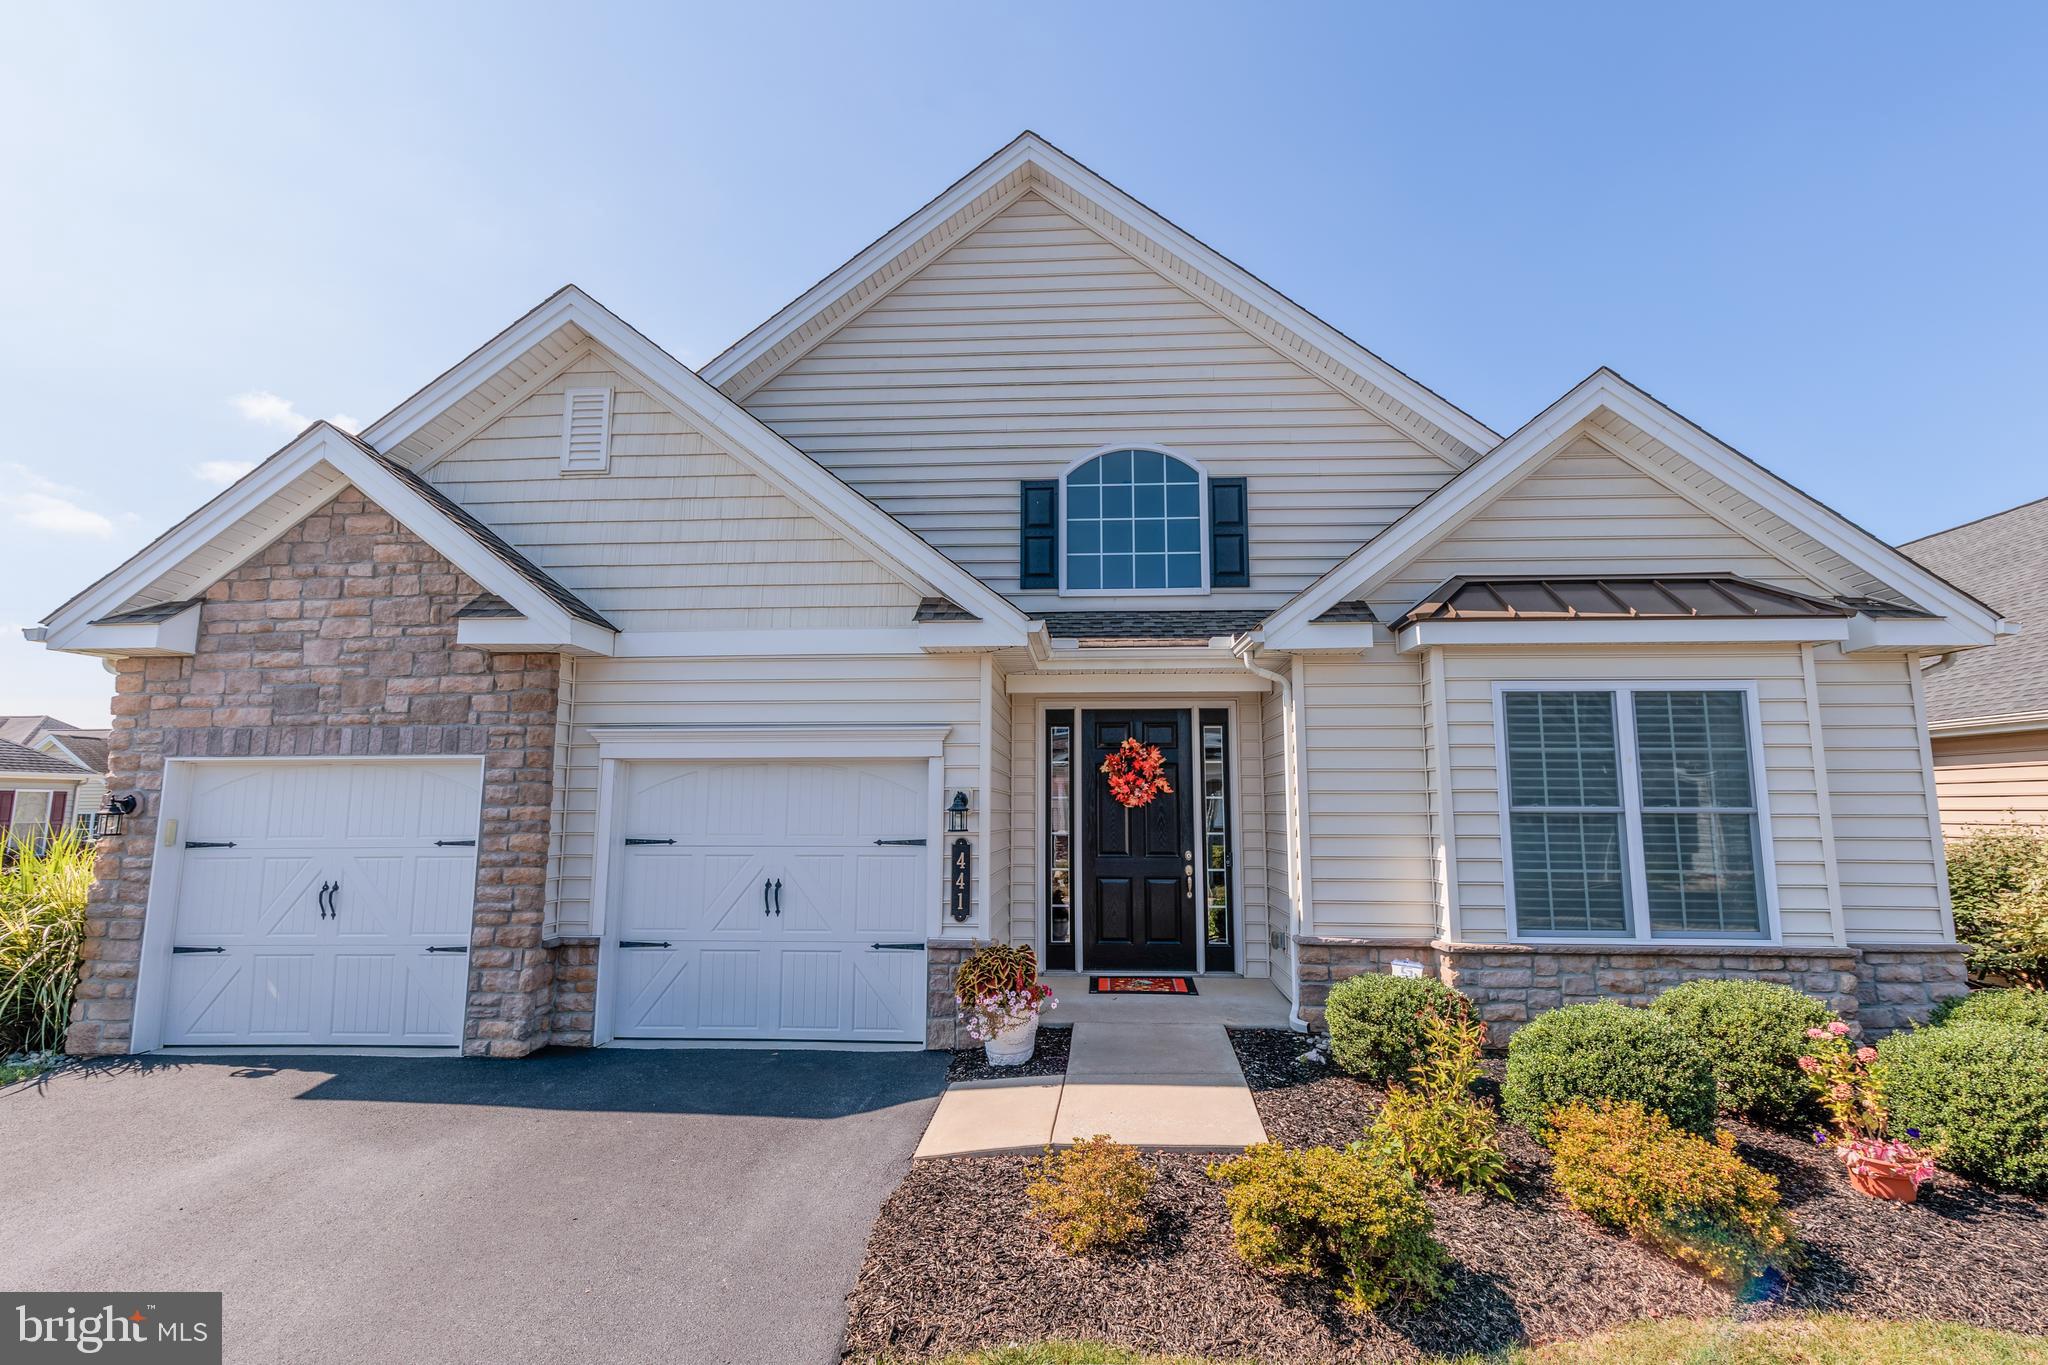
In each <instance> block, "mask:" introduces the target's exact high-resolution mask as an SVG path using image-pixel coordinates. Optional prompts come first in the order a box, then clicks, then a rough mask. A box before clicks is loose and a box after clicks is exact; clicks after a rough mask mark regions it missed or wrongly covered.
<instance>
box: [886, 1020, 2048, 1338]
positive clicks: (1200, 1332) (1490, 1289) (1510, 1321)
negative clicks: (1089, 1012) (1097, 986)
mask: <svg viewBox="0 0 2048 1365" xmlns="http://www.w3.org/2000/svg"><path fill="white" fill-rule="evenodd" d="M1046 1036H1047V1035H1046V1034H1041V1035H1040V1040H1041V1042H1040V1045H1041V1048H1042V1047H1043V1046H1044V1039H1045V1038H1046ZM1231 1042H1232V1043H1233V1045H1234V1046H1235V1047H1236V1049H1237V1054H1238V1061H1239V1064H1240V1065H1241V1066H1242V1067H1243V1069H1244V1072H1245V1079H1246V1081H1247V1082H1248V1083H1249V1084H1250V1086H1251V1088H1252V1098H1253V1102H1254V1103H1255V1104H1256V1105H1257V1107H1258V1111H1259V1117H1260V1119H1261V1120H1262V1121H1263V1122H1264V1124H1265V1126H1266V1131H1267V1133H1268V1134H1269V1135H1270V1136H1271V1137H1272V1138H1273V1140H1274V1141H1277V1142H1285V1143H1287V1144H1289V1145H1291V1146H1309V1145H1317V1144H1329V1145H1341V1144H1343V1143H1345V1142H1349V1141H1351V1140H1353V1139H1354V1138H1356V1137H1358V1136H1359V1135H1360V1133H1361V1131H1362V1129H1363V1127H1364V1125H1365V1123H1366V1121H1367V1120H1368V1119H1369V1118H1370V1116H1371V1115H1372V1114H1373V1112H1374V1111H1375V1110H1376V1109H1377V1108H1378V1107H1379V1102H1380V1092H1379V1091H1377V1090H1375V1089H1373V1088H1372V1087H1370V1086H1366V1085H1363V1084H1361V1083H1359V1082H1358V1081H1355V1080H1352V1079H1351V1078H1349V1077H1347V1076H1343V1075H1341V1074H1339V1073H1337V1072H1335V1071H1334V1070H1332V1069H1330V1068H1327V1067H1322V1066H1314V1065H1307V1066H1304V1065H1300V1064H1298V1063H1297V1062H1296V1058H1297V1057H1298V1056H1299V1055H1300V1054H1301V1052H1302V1051H1303V1050H1304V1048H1305V1042H1304V1040H1303V1039H1302V1038H1301V1037H1300V1036H1299V1035H1293V1034H1288V1033H1284V1032H1278V1031H1271V1030H1233V1031H1232V1033H1231ZM1489 1070H1490V1072H1491V1073H1492V1074H1491V1078H1490V1079H1491V1081H1492V1082H1493V1083H1495V1084H1497V1082H1498V1078H1499V1074H1500V1063H1498V1062H1495V1063H1492V1064H1491V1065H1490V1068H1489ZM1488 1088H1489V1089H1491V1088H1493V1086H1492V1085H1489V1086H1488ZM1729 1127H1730V1129H1731V1130H1732V1131H1733V1132H1734V1133H1735V1134H1736V1137H1737V1140H1738V1143H1739V1144H1740V1150H1741V1154H1742V1156H1743V1158H1744V1159H1745V1160H1747V1161H1750V1162H1751V1163H1753V1164H1754V1165H1756V1166H1757V1167H1759V1168H1760V1169H1762V1170H1764V1171H1766V1172H1768V1173H1769V1174H1771V1175H1772V1176H1774V1177H1776V1178H1777V1180H1778V1182H1779V1187H1780V1190H1781V1192H1782V1193H1783V1196H1784V1200H1785V1207H1786V1210H1787V1212H1788V1213H1789V1214H1790V1215H1791V1217H1792V1219H1793V1221H1794V1222H1795V1223H1796V1224H1797V1225H1798V1228H1799V1232H1800V1236H1801V1238H1802V1239H1803V1241H1804V1243H1805V1245H1806V1249H1807V1251H1806V1254H1807V1260H1806V1263H1805V1264H1804V1265H1803V1266H1802V1267H1800V1268H1799V1269H1797V1270H1795V1271H1794V1272H1793V1273H1792V1274H1791V1275H1790V1276H1789V1277H1787V1278H1786V1279H1784V1280H1783V1281H1778V1282H1773V1283H1770V1284H1766V1285H1761V1286H1757V1287H1755V1288H1753V1289H1752V1291H1751V1292H1750V1294H1749V1295H1748V1296H1746V1298H1745V1300H1744V1301H1738V1299H1737V1298H1736V1296H1734V1295H1732V1294H1731V1293H1729V1292H1728V1291H1727V1290H1726V1289H1723V1288H1721V1287H1719V1286H1717V1285H1714V1284H1712V1283H1710V1282H1708V1281H1706V1280H1704V1279H1701V1278H1700V1277H1698V1276H1696V1275H1693V1274H1691V1273H1690V1272H1688V1271H1685V1270H1683V1269H1681V1268H1679V1267H1678V1266H1677V1265H1676V1264H1675V1263H1673V1262H1671V1261H1669V1260H1667V1259H1665V1258H1664V1257H1662V1256H1659V1255H1657V1254H1655V1253H1653V1252H1651V1251H1649V1250H1647V1249H1645V1248H1643V1247H1640V1246H1638V1245H1636V1244H1635V1243H1632V1242H1630V1241H1627V1240H1626V1239H1623V1238H1620V1237H1616V1236H1613V1235H1610V1234H1608V1233H1605V1232H1602V1231H1600V1230H1599V1229H1597V1228H1595V1227H1594V1226H1593V1224H1592V1223H1591V1222H1589V1221H1588V1220H1587V1219H1585V1218H1584V1217H1582V1216H1581V1215H1580V1214H1578V1213H1577V1212H1576V1211H1574V1210H1573V1209H1571V1208H1570V1207H1569V1206H1567V1205H1566V1204H1564V1202H1563V1201H1562V1200H1561V1199H1560V1198H1559V1197H1558V1195H1557V1194H1556V1192H1555V1191H1554V1190H1553V1189H1552V1188H1551V1185H1550V1181H1549V1158H1548V1156H1547V1154H1546V1153H1545V1152H1544V1151H1543V1149H1542V1148H1541V1147H1539V1146H1538V1145H1537V1144H1536V1143H1535V1142H1534V1141H1532V1140H1531V1139H1530V1138H1529V1137H1528V1136H1527V1135H1526V1134H1524V1133H1522V1132H1521V1131H1520V1130H1519V1129H1516V1128H1513V1127H1511V1126H1508V1125H1503V1126H1502V1129H1501V1136H1502V1148H1503V1150H1504V1151H1505V1152H1506V1154H1507V1156H1508V1158H1509V1161H1510V1163H1511V1164H1512V1166H1513V1171H1512V1174H1511V1177H1510V1183H1511V1185H1512V1186H1513V1188H1514V1192H1515V1199H1514V1201H1513V1202H1511V1203H1510V1202H1503V1201H1501V1200H1496V1199H1485V1198H1480V1197H1476V1196H1469V1197H1468V1196H1463V1195H1456V1194H1447V1193H1441V1192H1434V1191H1433V1192H1430V1193H1428V1194H1427V1195H1426V1196H1425V1197H1426V1198H1427V1199H1428V1202H1429V1205H1430V1209H1431V1211H1432V1212H1433V1213H1434V1214H1435V1216H1436V1224H1437V1237H1438V1239H1439V1240H1440V1241H1441V1242H1442V1243H1443V1244H1444V1246H1445V1247H1446V1249H1447V1250H1448V1251H1449V1252H1450V1254H1451V1257H1452V1259H1453V1260H1454V1261H1455V1262H1456V1268H1455V1271H1454V1281H1455V1283H1454V1285H1453V1288H1452V1290H1451V1292H1450V1293H1449V1294H1448V1295H1446V1296H1445V1297H1444V1298H1442V1299H1440V1300H1438V1301H1437V1302H1436V1303H1435V1304H1433V1305H1431V1306H1430V1307H1428V1308H1426V1309H1423V1310H1421V1311H1415V1312H1411V1311H1407V1310H1403V1309H1398V1308H1389V1309H1386V1310H1383V1311H1382V1312H1379V1313H1377V1314H1369V1315H1365V1316H1357V1315H1353V1314H1350V1313H1347V1312H1345V1311H1344V1310H1343V1309H1341V1308H1339V1307H1338V1306H1337V1305H1336V1303H1335V1302H1334V1301H1333V1299H1332V1298H1331V1296H1330V1293H1329V1291H1328V1290H1327V1288H1325V1287H1324V1286H1322V1285H1319V1284H1316V1283H1314V1282H1301V1281H1287V1280H1280V1279H1275V1278H1271V1277H1268V1276H1265V1275H1262V1274H1260V1273H1258V1272H1256V1271H1253V1270H1251V1269H1249V1268H1248V1267H1246V1266H1245V1264H1244V1263H1243V1262H1242V1261H1241V1260H1239V1259H1238V1256H1237V1252H1236V1250H1235V1248H1234V1247H1233V1246H1232V1244H1231V1240H1230V1225H1229V1217H1228V1213H1227V1211H1226V1210H1225V1208H1224V1204H1223V1197H1222V1192H1221V1190H1220V1188H1219V1187H1218V1186H1217V1185H1216V1184H1215V1183H1214V1182H1213V1181H1211V1180H1210V1179H1209V1178H1208V1176H1207V1174H1206V1172H1205V1167H1206V1166H1207V1164H1208V1161H1209V1160H1210V1158H1206V1157H1202V1156H1196V1155H1190V1154H1184V1153H1169V1152H1154V1153H1148V1154H1147V1157H1146V1159H1147V1161H1148V1163H1149V1164H1150V1165H1151V1166H1152V1167H1153V1169H1154V1170H1156V1171H1157V1172H1158V1179H1157V1180H1156V1182H1155V1183H1154V1185H1153V1188H1152V1194H1151V1196H1150V1197H1149V1203H1150V1206H1151V1212H1152V1228H1151V1231H1150V1232H1149V1233H1148V1235H1147V1236H1146V1238H1145V1240H1144V1241H1142V1242H1141V1243H1140V1244H1139V1245H1137V1246H1136V1247H1134V1248H1132V1249H1130V1250H1128V1251H1125V1252H1122V1253H1119V1254H1116V1255H1112V1256H1101V1257H1095V1258H1091V1259H1077V1258H1070V1257H1067V1256H1064V1255H1061V1254H1060V1253H1058V1252H1056V1251H1054V1250H1052V1249H1051V1247H1050V1246H1049V1245H1048V1243H1047V1241H1046V1239H1045V1238H1044V1236H1043V1235H1042V1234H1040V1233H1038V1232H1037V1231H1036V1230H1035V1229H1034V1228H1032V1227H1031V1226H1030V1224H1029V1223H1028V1222H1027V1221H1026V1220H1025V1218H1024V1212H1025V1210H1026V1208H1027V1207H1028V1205H1027V1201H1026V1199H1025V1195H1024V1186H1025V1184H1026V1183H1027V1182H1028V1179H1029V1176H1028V1174H1027V1169H1026V1168H1027V1166H1028V1165H1029V1164H1030V1163H1029V1159H1028V1158H1025V1157H967V1158H957V1159H952V1160H940V1161H923V1162H919V1163H917V1164H916V1165H915V1166H913V1167H912V1168H911V1172H910V1175H909V1176H908V1177H907V1178H906V1179H905V1180H904V1182H903V1184H902V1185H901V1186H900V1187H899V1188H898V1189H897V1191H896V1192H895V1194H893V1195H891V1196H890V1198H889V1200H888V1202H887V1203H886V1204H884V1205H883V1208H882V1213H881V1216H880V1218H879V1219H878V1220H877V1221H876V1223H875V1227H874V1230H873V1232H872V1233H871V1234H870V1237H869V1241H868V1250H867V1258H866V1261H865V1262H864V1264H863V1265H862V1267H861V1273H860V1280H859V1283H858V1285H857V1286H856V1288H855V1290H854V1292H853V1294H852V1295H851V1296H850V1298H849V1299H848V1307H849V1321H848V1326H847V1352H846V1353H847V1356H848V1357H849V1358H850V1359H853V1360H857V1361H872V1360H915V1359H918V1358H920V1357H927V1356H937V1355H946V1354H950V1353H953V1352H960V1351H969V1350H976V1349H980V1348H983V1347H988V1346H995V1345H1000V1344H1003V1343H1007V1342H1018V1341H1037V1340H1044V1339H1047V1338H1058V1337H1078V1338H1084V1339H1091V1340H1107V1341H1111V1342H1114V1343H1117V1344H1120V1345H1124V1346H1128V1347H1132V1348H1135V1349H1140V1350H1147V1351H1159V1352H1165V1353H1176V1352H1187V1353H1200V1354H1205V1355H1212V1356H1221V1357H1225V1358H1232V1357H1248V1358H1254V1359H1257V1360H1260V1361H1262V1362H1267V1363H1268V1365H1311V1362H1315V1363H1317V1365H1321V1363H1322V1362H1352V1361H1381V1360H1412V1359H1414V1358H1416V1357H1417V1356H1419V1355H1424V1354H1431V1353H1441V1354H1451V1355H1455V1354H1459V1353H1465V1352H1472V1353H1481V1352H1487V1351H1494V1350H1499V1349H1502V1348H1504V1347H1508V1346H1512V1345H1517V1344H1522V1343H1530V1342H1543V1341H1554V1340H1564V1339H1570V1338H1575V1337H1582V1336H1586V1335H1589V1334H1591V1333H1594V1332H1600V1331H1605V1330H1608V1329H1610V1328H1614V1327H1619V1326H1621V1325H1623V1324H1626V1323H1628V1322H1631V1321H1635V1320H1638V1319H1642V1318H1655V1317H1700V1316H1728V1315H1736V1316H1759V1315H1768V1314H1776V1313H1785V1312H1811V1311H1821V1310H1830V1311H1836V1312H1846V1313H1853V1314H1858V1315H1861V1316H1867V1317H1884V1318H1940V1319H1948V1320H1952V1321H1958V1322H1968V1323H1973V1324H1976V1325H1979V1326H1985V1327H1996V1328H2004V1329H2007V1330H2011V1331H2021V1332H2044V1331H2048V1290H2044V1289H2043V1288H2042V1278H2041V1267H2042V1266H2043V1265H2044V1264H2048V1208H2044V1206H2043V1204H2042V1203H2040V1202H2038V1201H2035V1200H2031V1199H2026V1198H2022V1197H2019V1196H2016V1195H2003V1194H1999V1193H1997V1192H1995V1191H1992V1190H1988V1189H1985V1188H1984V1187H1982V1186H1979V1185H1975V1184H1973V1183H1971V1182H1969V1181H1966V1180H1963V1179H1961V1178H1959V1177H1956V1176H1953V1175H1950V1174H1948V1173H1946V1172H1944V1173H1942V1174H1941V1175H1940V1176H1938V1177H1936V1180H1935V1182H1934V1183H1933V1184H1932V1185H1930V1186H1929V1187H1928V1188H1927V1189H1926V1190H1925V1191H1923V1192H1922V1194H1921V1198H1920V1201H1919V1202H1918V1203H1915V1204H1911V1205H1892V1204H1886V1203H1883V1202H1881V1201H1878V1200H1874V1199H1868V1198H1865V1197H1864V1196H1862V1195H1858V1194H1856V1193H1855V1192H1853V1191H1852V1190H1850V1189H1849V1187H1848V1183H1847V1181H1846V1180H1845V1179H1844V1178H1843V1176H1842V1173H1841V1168H1840V1166H1839V1165H1838V1164H1837V1163H1836V1161H1835V1160H1834V1158H1833V1157H1832V1156H1831V1155H1830V1154H1828V1153H1826V1152H1823V1151H1820V1150H1818V1149H1816V1148H1815V1147H1814V1146H1813V1145H1812V1143H1810V1142H1809V1141H1807V1140H1806V1139H1804V1138H1801V1137H1795V1136H1789V1135H1786V1134H1783V1133H1776V1132H1771V1131H1767V1130H1764V1129H1759V1128H1754V1127H1751V1126H1749V1125H1747V1124H1742V1123H1733V1124H1730V1125H1729Z"/></svg>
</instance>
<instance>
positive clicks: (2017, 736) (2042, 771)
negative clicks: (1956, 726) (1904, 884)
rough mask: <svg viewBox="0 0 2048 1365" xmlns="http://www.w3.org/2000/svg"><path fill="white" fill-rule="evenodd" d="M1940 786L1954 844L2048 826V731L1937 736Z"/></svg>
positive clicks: (1944, 818)
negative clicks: (1988, 832) (1994, 832)
mask: <svg viewBox="0 0 2048 1365" xmlns="http://www.w3.org/2000/svg"><path fill="white" fill-rule="evenodd" d="M1934 783H1935V786H1936V788H1937V789H1938V791H1939V794H1940V797H1941V828H1942V832H1943V833H1944V834H1946V835H1947V836H1948V837H1949V838H1951V839H1959V838H1963V837H1966V836H1968V835H1970V834H1974V833H1976V832H1978V831H1980V830H1984V829H1999V828H2006V827H2009V826H2012V825H2040V826H2044V827H2048V732H2044V731H2041V730H2026V731H2020V732H2017V733H2014V734H2008V735H1950V736H1942V735H1936V736H1935V737H1934Z"/></svg>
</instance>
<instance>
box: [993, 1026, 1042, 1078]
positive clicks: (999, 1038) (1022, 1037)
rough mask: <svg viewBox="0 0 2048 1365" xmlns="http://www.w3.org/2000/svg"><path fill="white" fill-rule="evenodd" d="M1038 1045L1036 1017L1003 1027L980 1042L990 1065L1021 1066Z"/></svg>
mask: <svg viewBox="0 0 2048 1365" xmlns="http://www.w3.org/2000/svg"><path fill="white" fill-rule="evenodd" d="M1037 1046H1038V1019H1037V1017H1036V1016H1033V1017H1032V1019H1031V1022H1029V1023H1027V1024H1019V1025H1017V1026H1016V1027H1015V1028H1008V1029H1004V1030H1003V1031H1002V1032H1001V1033H998V1034H997V1035H996V1036H995V1037H993V1038H991V1039H989V1040H988V1041H987V1042H986V1043H983V1044H982V1049H983V1050H984V1051H986V1052H987V1053H988V1064H989V1065H990V1066H1022V1065H1024V1063H1026V1062H1028V1061H1030V1060H1031V1053H1032V1051H1033V1049H1035V1048H1036V1047H1037Z"/></svg>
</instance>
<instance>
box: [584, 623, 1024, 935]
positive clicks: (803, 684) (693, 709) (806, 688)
mask: <svg viewBox="0 0 2048 1365" xmlns="http://www.w3.org/2000/svg"><path fill="white" fill-rule="evenodd" d="M986 719H987V714H986V712H985V710H984V708H983V705H982V679H981V661H980V660H979V659H978V658H976V657H975V656H972V655H947V656H931V657H927V656H910V657H889V656H879V657H869V658H762V659H580V660H578V661H577V665H576V689H575V697H574V701H573V704H572V711H571V723H570V730H571V734H572V736H573V738H572V743H571V748H570V756H569V762H568V765H567V771H566V776H565V784H566V785H565V790H564V792H563V796H562V814H561V820H562V857H561V877H560V880H559V883H558V890H557V895H556V902H555V904H554V905H553V906H552V907H551V911H552V915H551V921H552V923H551V929H552V931H553V932H554V933H556V934H558V935H561V936H565V937H568V936H575V935H581V934H588V933H590V932H592V927H591V926H592V923H593V920H592V907H591V903H590V896H591V875H592V864H593V860H594V859H595V857H596V856H597V853H598V849H597V801H598V758H597V747H596V743H595V741H594V740H593V738H592V737H591V734H590V730H589V727H591V726H598V725H662V724H679V723H693V722H694V723H700V724H701V723H717V724H759V723H764V722H782V723H790V724H816V725H860V724H878V723H890V722H895V723H906V722H912V723H933V722H938V723H943V724H946V725H948V726H950V727H951V729H950V731H949V733H948V734H947V736H946V743H945V783H946V786H947V788H948V789H951V788H955V787H968V788H972V787H977V786H980V785H981V783H982V745H983V742H984V740H985V738H986V735H985V729H986ZM934 818H936V813H934ZM984 818H986V817H984ZM983 827H984V828H985V827H986V826H983ZM938 852H939V853H940V854H943V852H944V850H943V849H941V850H938ZM984 853H985V850H983V849H977V850H976V858H977V862H978V864H979V866H980V873H979V876H978V878H977V880H978V881H980V882H981V885H980V886H978V887H977V894H976V896H975V901H974V914H973V916H972V917H971V918H970V919H969V920H968V921H967V923H965V924H954V923H953V922H952V921H951V920H950V919H947V920H945V922H944V923H943V924H941V923H938V922H936V921H934V922H933V923H932V924H931V926H930V929H931V931H932V932H933V933H935V934H938V933H944V934H949V935H955V936H959V937H969V936H972V937H979V938H986V937H988V936H989V932H990V929H989V924H990V920H989V904H988V895H987V890H986V888H987V883H986V881H985V880H984V879H985V878H986V876H987V873H988V859H987V858H986V856H984ZM934 861H935V862H936V863H938V864H939V871H938V873H937V874H936V875H937V876H938V877H940V878H941V880H943V877H944V862H945V860H944V858H943V856H941V857H938V858H935V859H934Z"/></svg>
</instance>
